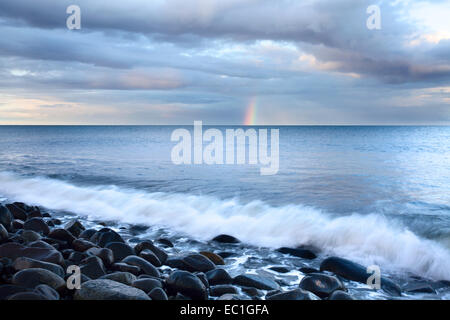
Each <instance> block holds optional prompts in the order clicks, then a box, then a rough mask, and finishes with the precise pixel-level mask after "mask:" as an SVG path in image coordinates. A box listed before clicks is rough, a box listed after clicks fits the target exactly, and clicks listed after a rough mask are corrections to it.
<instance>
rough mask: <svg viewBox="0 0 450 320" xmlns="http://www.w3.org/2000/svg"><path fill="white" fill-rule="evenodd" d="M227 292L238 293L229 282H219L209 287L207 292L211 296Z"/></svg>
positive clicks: (218, 295)
mask: <svg viewBox="0 0 450 320" xmlns="http://www.w3.org/2000/svg"><path fill="white" fill-rule="evenodd" d="M227 293H231V294H238V290H237V289H236V288H235V287H233V286H231V285H229V284H219V285H217V286H212V287H210V288H209V294H210V296H212V297H220V296H222V295H224V294H227Z"/></svg>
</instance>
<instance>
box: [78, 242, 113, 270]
mask: <svg viewBox="0 0 450 320" xmlns="http://www.w3.org/2000/svg"><path fill="white" fill-rule="evenodd" d="M85 253H86V254H87V255H88V256H95V257H99V258H100V259H102V262H103V263H104V264H105V266H110V265H112V264H113V263H114V254H113V252H112V251H111V250H110V249H108V248H97V247H94V248H90V249H88V250H87V251H85Z"/></svg>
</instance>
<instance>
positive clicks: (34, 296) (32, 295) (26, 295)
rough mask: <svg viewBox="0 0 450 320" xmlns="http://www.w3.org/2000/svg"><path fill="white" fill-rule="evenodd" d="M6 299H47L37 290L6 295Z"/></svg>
mask: <svg viewBox="0 0 450 320" xmlns="http://www.w3.org/2000/svg"><path fill="white" fill-rule="evenodd" d="M8 300H19V301H25V300H49V299H48V298H46V297H44V296H43V295H41V294H39V293H37V292H19V293H16V294H13V295H11V296H9V297H8Z"/></svg>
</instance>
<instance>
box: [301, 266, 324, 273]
mask: <svg viewBox="0 0 450 320" xmlns="http://www.w3.org/2000/svg"><path fill="white" fill-rule="evenodd" d="M299 271H300V272H301V273H303V274H310V273H320V271H319V270H317V269H314V268H309V267H303V268H300V269H299Z"/></svg>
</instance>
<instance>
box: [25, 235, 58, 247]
mask: <svg viewBox="0 0 450 320" xmlns="http://www.w3.org/2000/svg"><path fill="white" fill-rule="evenodd" d="M33 232H34V231H33ZM28 247H31V248H44V249H51V250H55V247H54V246H52V245H51V244H49V243H47V242H45V241H42V239H40V240H36V241H33V242H30V243H28Z"/></svg>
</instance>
